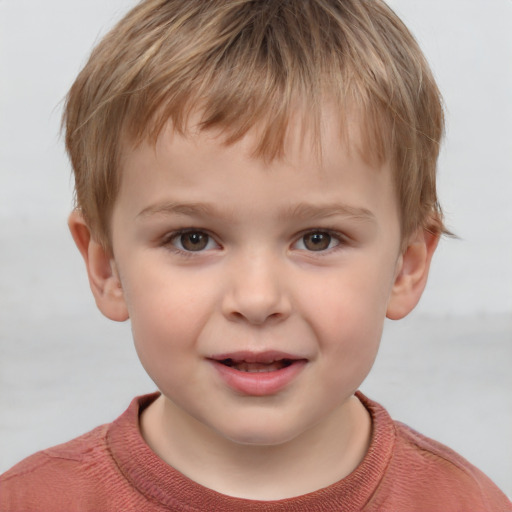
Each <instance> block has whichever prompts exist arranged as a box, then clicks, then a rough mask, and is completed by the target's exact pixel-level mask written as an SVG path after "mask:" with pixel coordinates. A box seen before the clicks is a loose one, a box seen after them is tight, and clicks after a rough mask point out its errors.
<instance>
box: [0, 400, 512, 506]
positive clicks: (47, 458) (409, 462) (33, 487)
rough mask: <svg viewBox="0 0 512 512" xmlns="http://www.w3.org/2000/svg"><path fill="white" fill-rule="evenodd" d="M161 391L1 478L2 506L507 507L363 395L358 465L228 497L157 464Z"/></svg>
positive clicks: (473, 473)
mask: <svg viewBox="0 0 512 512" xmlns="http://www.w3.org/2000/svg"><path fill="white" fill-rule="evenodd" d="M157 396H158V395H157V394H153V395H148V396H143V397H140V398H136V399H135V400H134V401H133V402H132V404H131V405H130V407H129V408H128V409H127V411H126V412H125V413H123V414H122V415H121V416H120V417H119V418H118V419H117V420H116V421H114V422H113V423H111V424H109V425H103V426H101V427H98V428H96V429H94V430H92V431H91V432H89V433H88V434H85V435H83V436H81V437H78V438H77V439H75V440H73V441H70V442H68V443H65V444H62V445H59V446H56V447H54V448H50V449H49V450H44V451H42V452H39V453H36V454H35V455H32V456H31V457H28V458H27V459H25V460H24V461H22V462H20V463H19V464H17V465H16V466H14V467H13V468H12V469H10V470H9V471H7V472H6V473H4V474H3V475H2V476H1V477H0V510H1V511H2V512H14V511H16V512H30V511H38V512H50V511H51V512H60V511H66V512H74V511H81V512H84V511H95V512H100V511H104V512H106V511H124V512H128V511H145V512H157V511H158V512H162V511H169V510H172V511H184V512H185V511H186V512H192V511H201V512H204V511H207V512H213V511H222V512H229V511H233V512H240V511H251V512H263V511H268V512H285V511H286V512H300V511H313V512H323V511H344V512H350V511H353V512H356V511H365V512H370V511H375V512H377V511H378V512H386V511H389V512H391V511H392V512H399V511H407V512H411V511H425V512H427V511H428V512H435V511H442V512H455V511H457V512H462V511H464V512H470V511H475V512H484V511H489V512H491V511H492V512H510V511H512V504H511V502H510V501H509V500H508V499H507V498H506V497H505V495H504V494H503V493H502V492H501V491H500V490H499V489H498V488H497V487H496V486H495V485H494V484H493V483H492V482H491V481H490V480H489V479H488V478H487V477H486V476H485V475H484V474H483V473H481V472H480V471H479V470H478V469H476V468H475V467H474V466H472V465H471V464H469V462H467V461H466V460H465V459H463V458H462V457H460V456H459V455H457V454H456V453H454V452H453V451H452V450H450V449H449V448H447V447H445V446H443V445H441V444H439V443H437V442H436V441H432V440H431V439H428V438H426V437H424V436H422V435H421V434H418V433H417V432H415V431H414V430H412V429H410V428H409V427H407V426H405V425H403V424H401V423H398V422H394V421H393V420H392V419H391V418H390V417H389V415H388V413H387V412H386V411H385V410H384V409H383V408H382V407H381V406H380V405H378V404H376V403H374V402H372V401H370V400H368V399H367V398H366V397H364V396H363V395H362V394H360V393H359V394H358V397H359V399H360V400H361V401H362V402H363V404H364V405H365V406H366V408H367V409H368V410H369V411H370V414H371V416H372V421H373V434H372V440H371V444H370V448H369V451H368V453H367V454H366V456H365V458H364V460H363V461H362V463H361V464H360V465H359V466H358V467H357V468H356V470H355V471H354V472H352V473H351V474H350V475H348V476H347V477H346V478H344V479H343V480H340V481H339V482H337V483H335V484H333V485H331V486H329V487H326V488H325V489H320V490H318V491H315V492H312V493H309V494H305V495H303V496H298V497H296V498H290V499H284V500H278V501H255V500H245V499H240V498H232V497H229V496H225V495H223V494H220V493H218V492H215V491H212V490H210V489H207V488H205V487H203V486H201V485H199V484H197V483H195V482H193V481H192V480H190V479H188V478H186V477H185V476H183V475H182V474H181V473H179V472H178V471H176V470H175V469H174V468H172V467H170V466H169V465H167V464H166V463H165V462H163V461H162V460H161V459H160V458H158V456H157V455H156V454H155V453H153V452H152V451H151V449H150V448H149V447H148V446H147V444H146V443H145V442H144V440H143V438H142V436H141V434H140V430H139V421H138V418H139V414H140V411H141V410H142V409H143V408H144V407H147V406H148V405H149V404H150V403H151V402H152V401H153V400H155V398H156V397H157Z"/></svg>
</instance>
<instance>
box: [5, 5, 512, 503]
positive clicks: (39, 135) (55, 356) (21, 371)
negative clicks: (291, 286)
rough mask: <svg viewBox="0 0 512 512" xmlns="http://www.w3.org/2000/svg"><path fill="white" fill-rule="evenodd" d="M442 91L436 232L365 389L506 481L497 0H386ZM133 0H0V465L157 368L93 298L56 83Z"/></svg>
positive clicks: (508, 347) (511, 139)
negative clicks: (416, 295)
mask: <svg viewBox="0 0 512 512" xmlns="http://www.w3.org/2000/svg"><path fill="white" fill-rule="evenodd" d="M389 3H390V5H391V6H392V7H393V8H394V9H395V10H396V11H397V12H398V13H399V14H400V16H401V17H402V19H403V20H404V21H405V22H406V24H407V25H408V26H409V28H410V29H411V30H412V31H413V33H414V34H415V35H416V37H417V38H418V40H419V41H420V44H421V46H422V48H423V49H424V51H425V53H426V55H427V58H428V59H429V61H430V63H431V66H432V68H433V71H434V74H435V76H436V78H437V80H438V83H439V86H440V88H441V90H442V92H443V95H444V98H445V103H446V111H447V137H446V141H445V144H444V146H443V151H442V155H441V159H440V164H439V192H440V198H441V203H442V205H443V207H444V210H445V213H446V218H447V224H448V226H449V228H451V229H452V230H453V231H454V232H456V233H457V235H459V237H460V239H459V240H445V241H443V242H442V243H441V245H440V247H439V249H438V254H437V255H436V257H435V259H434V264H433V268H432V271H431V278H430V282H429V285H428V288H427V291H426V293H425V295H424V298H423V299H422V302H421V304H420V306H419V307H418V309H417V311H416V312H415V313H414V314H413V315H412V316H411V318H409V319H406V320H405V321H403V322H401V323H400V322H399V323H396V324H394V323H393V324H390V325H389V326H387V327H386V332H385V337H384V342H383V346H382V350H381V353H380V355H379V359H378V361H377V365H376V368H375V371H374V373H373V374H372V375H371V376H370V378H369V380H368V382H367V383H366V384H365V386H366V387H364V390H365V391H367V392H368V394H370V396H372V397H373V398H378V399H379V400H380V401H381V402H382V403H383V404H384V405H385V406H387V407H388V408H389V409H390V411H391V412H392V414H393V416H394V417H396V418H397V419H402V420H404V421H406V422H408V423H410V424H412V425H413V426H414V427H415V428H417V429H418V430H420V431H422V432H424V433H426V434H428V435H431V436H433V437H436V438H437V439H440V440H442V441H443V442H446V443H447V444H449V445H450V446H452V447H454V448H456V449H457V450H458V451H460V452H461V453H462V454H463V455H464V456H466V457H468V458H469V459H470V461H471V462H473V463H475V464H477V465H478V466H479V467H481V468H482V469H484V471H485V472H486V473H488V474H489V475H490V476H491V477H492V478H493V479H494V480H495V481H496V482H497V483H498V484H499V485H500V486H501V487H502V488H503V489H504V490H505V491H506V492H507V493H508V494H509V495H512V439H511V438H512V434H511V432H512V398H511V391H512V377H511V372H510V370H509V369H510V366H511V363H512V264H511V262H512V229H511V228H512V201H511V199H510V198H511V196H512V172H511V171H512V168H511V162H512V30H510V28H511V27H512V1H511V0H392V1H390V2H389ZM134 4H135V2H134V1H131V0H108V1H105V0H45V1H39V0H0V471H2V470H5V469H7V467H9V466H10V465H12V464H13V463H14V462H16V461H17V460H19V459H20V458H21V457H23V456H25V455H27V454H29V453H31V452H33V451H34V450H36V449H41V448H43V447H46V446H48V445H50V444H55V443H57V442H61V441H64V440H66V439H69V438H71V437H73V436H76V435H78V434H80V433H82V432H84V431H86V430H87V429H90V428H92V427H93V426H95V425H96V424H98V423H100V422H105V421H110V420H112V419H114V417H115V416H116V415H117V414H119V413H120V412H121V411H122V410H123V409H124V407H126V406H127V404H128V402H129V399H130V397H132V396H134V395H136V394H141V393H143V392H147V391H151V390H152V389H153V387H154V385H153V384H152V383H151V382H150V381H149V378H147V377H146V376H145V375H144V373H143V371H142V370H141V369H140V367H139V366H138V363H137V360H136V356H135V354H134V351H133V348H132V347H131V340H130V332H129V325H127V324H124V325H116V324H112V323H110V322H108V321H107V320H105V319H103V318H102V317H101V315H100V314H99V313H98V312H97V311H96V310H95V306H94V304H93V301H92V298H91V294H90V292H89V290H88V284H87V281H86V275H85V271H84V270H83V266H82V263H81V261H80V259H79V255H78V252H77V251H76V250H75V249H74V247H73V245H72V241H71V238H70V237H69V235H68V233H67V228H66V216H67V214H68V212H69V210H70V209H71V207H72V182H71V179H70V167H69V164H68V161H67V159H66V156H65V153H64V148H63V142H62V140H61V138H60V135H59V123H60V116H61V111H62V101H63V98H64V97H65V94H66V92H67V90H68V89H69V87H70V85H71V84H72V81H73V79H74V77H75V76H76V74H77V73H78V71H79V70H80V68H81V66H82V65H83V64H84V63H85V61H86V58H87V56H88V54H89V52H90V50H91V48H92V46H93V44H94V43H95V42H96V41H98V39H99V38H100V37H101V35H102V34H104V33H105V32H106V31H107V29H108V28H110V27H111V26H112V24H113V23H114V22H115V21H116V20H117V19H119V18H120V16H121V15H122V14H123V13H124V12H125V11H126V10H127V9H128V8H129V7H130V6H132V5H134Z"/></svg>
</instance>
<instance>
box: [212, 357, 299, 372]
mask: <svg viewBox="0 0 512 512" xmlns="http://www.w3.org/2000/svg"><path fill="white" fill-rule="evenodd" d="M222 363H223V364H225V365H226V366H230V367H231V368H234V369H236V370H238V371H240V372H247V373H265V372H275V371H277V370H281V369H282V368H286V367H287V366H290V365H291V364H292V361H290V360H286V359H281V360H278V361H269V362H268V363H248V362H246V361H233V360H232V359H226V360H224V361H222Z"/></svg>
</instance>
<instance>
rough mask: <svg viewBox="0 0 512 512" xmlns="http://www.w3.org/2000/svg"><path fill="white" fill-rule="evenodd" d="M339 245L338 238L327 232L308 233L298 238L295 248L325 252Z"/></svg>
mask: <svg viewBox="0 0 512 512" xmlns="http://www.w3.org/2000/svg"><path fill="white" fill-rule="evenodd" d="M339 244H340V240H339V238H337V237H336V236H334V235H332V234H331V233H329V232H328V231H310V232H309V233H306V234H305V235H303V236H302V238H300V239H299V240H298V241H297V242H296V244H295V246H296V248H297V249H301V250H305V251H316V252H319V251H326V250H327V249H332V248H333V247H336V246H337V245H339Z"/></svg>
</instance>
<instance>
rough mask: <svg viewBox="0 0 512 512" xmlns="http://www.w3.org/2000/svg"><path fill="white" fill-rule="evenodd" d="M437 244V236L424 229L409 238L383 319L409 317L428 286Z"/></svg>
mask: <svg viewBox="0 0 512 512" xmlns="http://www.w3.org/2000/svg"><path fill="white" fill-rule="evenodd" d="M438 242H439V235H438V234H432V233H430V232H429V231H426V230H425V229H423V228H420V229H418V230H417V231H416V232H415V233H414V234H413V235H412V236H411V238H410V239H409V242H408V244H407V248H406V249H405V251H404V252H403V253H402V254H401V256H400V258H399V260H398V264H397V272H396V276H395V282H394V284H393V288H392V290H391V296H390V299H389V302H388V309H387V312H386V316H387V317H388V318H390V319H391V320H399V319H400V318H403V317H404V316H406V315H408V314H409V313H410V312H411V311H412V310H413V309H414V308H415V306H416V304H418V301H419V300H420V298H421V295H422V294H423V290H424V289H425V285H426V284H427V278H428V271H429V269H430V262H431V261H432V256H433V255H434V252H435V250H436V247H437V244H438Z"/></svg>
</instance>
